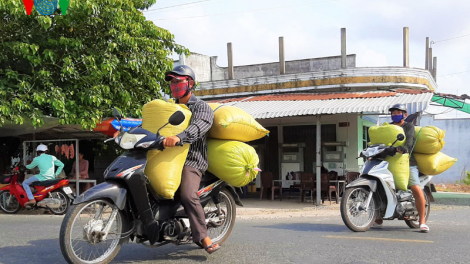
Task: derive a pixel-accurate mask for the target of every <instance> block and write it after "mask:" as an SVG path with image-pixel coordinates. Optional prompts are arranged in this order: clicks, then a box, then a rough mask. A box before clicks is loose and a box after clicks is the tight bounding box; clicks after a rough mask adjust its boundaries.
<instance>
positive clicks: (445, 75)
mask: <svg viewBox="0 0 470 264" xmlns="http://www.w3.org/2000/svg"><path fill="white" fill-rule="evenodd" d="M466 72H470V70H468V71H462V72H454V73H449V74H445V75H438V76H437V77H445V76H449V75H456V74H461V73H466Z"/></svg>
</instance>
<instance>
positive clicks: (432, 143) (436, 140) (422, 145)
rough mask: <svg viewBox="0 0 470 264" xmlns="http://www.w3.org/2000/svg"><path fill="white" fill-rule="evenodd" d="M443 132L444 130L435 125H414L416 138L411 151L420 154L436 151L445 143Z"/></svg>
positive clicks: (434, 152)
mask: <svg viewBox="0 0 470 264" xmlns="http://www.w3.org/2000/svg"><path fill="white" fill-rule="evenodd" d="M420 130H421V132H420ZM418 134H419V135H418ZM445 134H446V132H445V131H444V130H442V129H439V128H437V127H435V126H425V127H422V128H421V127H419V126H417V127H415V138H417V140H416V145H415V148H414V150H413V152H418V153H422V154H436V153H438V152H439V151H441V150H442V148H443V147H444V145H445V142H444V136H445Z"/></svg>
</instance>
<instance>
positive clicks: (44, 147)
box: [36, 144, 47, 152]
mask: <svg viewBox="0 0 470 264" xmlns="http://www.w3.org/2000/svg"><path fill="white" fill-rule="evenodd" d="M46 150H47V146H46V145H44V144H41V145H39V146H38V147H37V148H36V151H42V152H45V151H46Z"/></svg>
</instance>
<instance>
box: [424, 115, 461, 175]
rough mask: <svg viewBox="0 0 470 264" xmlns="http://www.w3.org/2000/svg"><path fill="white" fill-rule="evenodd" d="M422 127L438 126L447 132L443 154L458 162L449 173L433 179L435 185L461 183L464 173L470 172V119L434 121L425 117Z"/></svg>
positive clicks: (446, 172) (429, 117)
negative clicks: (469, 134)
mask: <svg viewBox="0 0 470 264" xmlns="http://www.w3.org/2000/svg"><path fill="white" fill-rule="evenodd" d="M420 125H421V126H436V127H438V128H440V129H442V130H445V131H446V135H445V137H444V141H445V145H444V148H443V149H442V152H443V153H444V154H446V155H448V156H451V157H453V158H457V162H456V163H455V164H454V165H453V166H452V167H450V168H449V169H448V170H447V171H445V172H443V173H442V174H439V175H437V176H436V177H434V178H433V180H432V181H433V182H434V183H455V182H456V181H460V179H461V177H462V173H465V171H466V170H468V171H470V140H469V137H468V132H469V131H470V119H467V118H465V119H443V120H442V119H441V120H437V119H434V118H433V117H432V116H423V117H422V118H421V123H420Z"/></svg>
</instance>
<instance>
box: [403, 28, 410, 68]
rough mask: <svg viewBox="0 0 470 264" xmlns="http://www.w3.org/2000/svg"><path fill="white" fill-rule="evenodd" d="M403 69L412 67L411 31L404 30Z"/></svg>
mask: <svg viewBox="0 0 470 264" xmlns="http://www.w3.org/2000/svg"><path fill="white" fill-rule="evenodd" d="M403 67H410V29H409V28H408V27H404V28H403Z"/></svg>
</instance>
